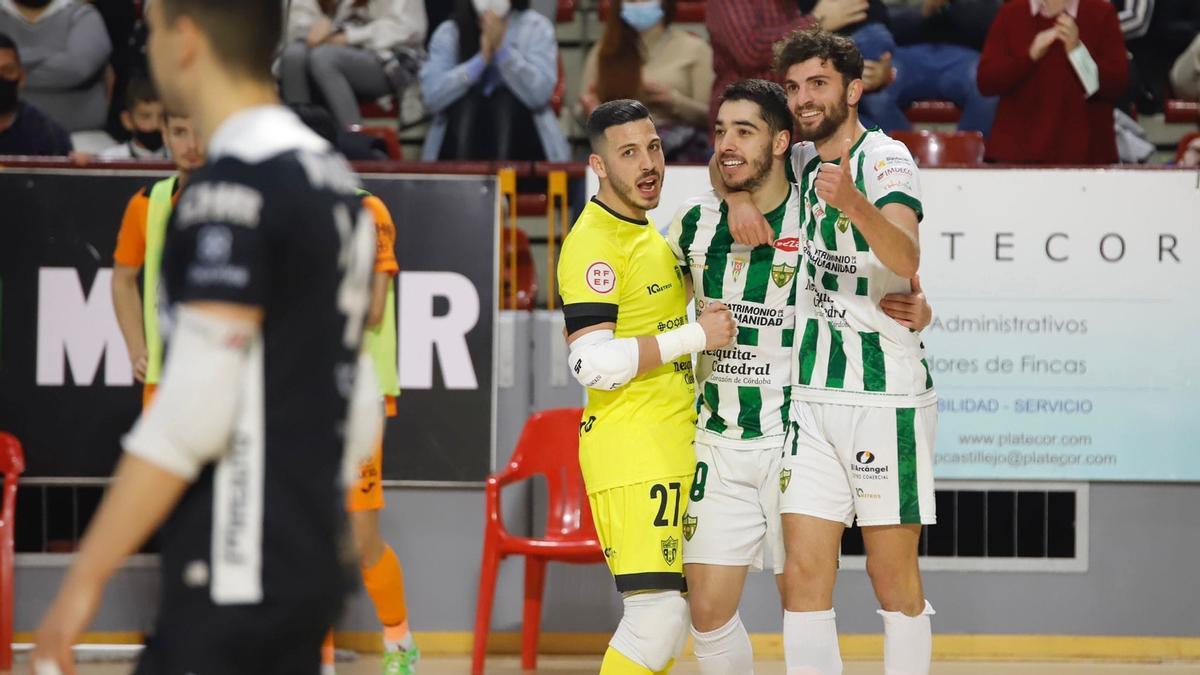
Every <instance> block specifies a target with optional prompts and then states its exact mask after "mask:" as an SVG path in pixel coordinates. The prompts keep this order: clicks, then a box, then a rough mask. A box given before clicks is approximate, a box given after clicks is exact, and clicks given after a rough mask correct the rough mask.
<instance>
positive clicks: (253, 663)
mask: <svg viewBox="0 0 1200 675" xmlns="http://www.w3.org/2000/svg"><path fill="white" fill-rule="evenodd" d="M189 605H190V606H189ZM340 611H341V603H340V601H338V600H337V599H306V600H296V601H288V602H276V603H265V604H262V605H235V606H216V605H213V604H212V603H211V602H207V601H203V602H192V603H186V604H184V603H177V604H176V605H175V606H168V605H167V604H166V603H164V606H163V608H162V610H161V612H160V614H159V617H158V621H157V623H156V624H155V628H154V634H153V635H152V636H150V637H148V638H147V639H146V649H145V651H143V652H142V656H141V658H140V659H139V660H138V665H137V669H136V670H135V671H134V675H318V673H320V669H321V642H322V641H323V640H324V638H325V633H326V632H327V631H328V630H329V629H330V628H331V627H332V626H333V623H334V621H335V620H336V619H337V616H338V614H339V612H340Z"/></svg>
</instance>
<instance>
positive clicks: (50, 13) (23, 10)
mask: <svg viewBox="0 0 1200 675" xmlns="http://www.w3.org/2000/svg"><path fill="white" fill-rule="evenodd" d="M0 33H7V34H8V35H9V36H10V37H12V39H13V40H14V41H15V42H16V43H17V45H18V46H20V48H21V56H22V60H23V62H24V66H25V72H26V75H25V93H24V95H25V98H27V99H28V100H29V102H30V103H33V104H34V105H36V106H37V107H38V108H40V109H41V110H43V111H45V112H46V114H48V115H50V116H51V117H53V118H54V120H55V121H57V122H58V123H59V124H61V125H62V126H63V127H64V128H65V129H66V130H67V131H70V132H75V131H87V130H93V129H102V128H103V127H104V121H105V119H106V117H107V116H108V92H107V88H106V86H105V83H104V69H105V67H106V66H107V65H108V57H109V54H110V53H111V52H112V43H111V42H110V41H109V39H108V32H107V31H105V29H104V20H103V19H102V18H101V17H100V13H99V12H97V11H96V9H95V8H94V7H92V6H91V5H89V4H86V3H83V2H80V1H79V0H0Z"/></svg>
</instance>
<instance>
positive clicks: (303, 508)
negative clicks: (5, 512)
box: [33, 0, 383, 675]
mask: <svg viewBox="0 0 1200 675" xmlns="http://www.w3.org/2000/svg"><path fill="white" fill-rule="evenodd" d="M281 14H282V7H281V3H279V2H278V1H277V0H154V2H152V3H150V4H149V7H148V22H149V26H150V31H151V32H150V41H149V51H150V59H151V66H152V70H153V74H154V76H155V80H156V84H157V85H158V87H159V91H160V92H161V93H162V95H163V99H164V101H165V102H167V104H168V105H169V106H170V108H171V109H172V110H180V111H186V112H187V113H188V114H189V115H190V116H191V118H192V120H193V122H194V123H195V125H196V128H197V131H198V132H199V134H200V136H201V138H202V139H204V140H206V141H207V144H208V161H207V163H206V164H205V166H204V167H202V168H201V169H199V170H198V171H196V172H195V173H194V174H193V176H192V179H191V180H190V181H189V184H188V186H187V187H186V189H185V190H184V192H183V194H182V195H181V197H180V201H179V204H178V206H177V207H176V209H175V210H174V213H173V214H172V217H171V221H170V224H169V225H168V231H167V237H166V243H165V247H164V254H163V268H162V269H163V272H162V285H163V289H162V293H161V295H160V297H161V298H162V301H161V302H160V307H164V308H165V311H166V313H167V316H165V317H164V320H163V322H162V325H163V326H164V331H163V332H164V334H165V335H166V341H167V353H166V361H165V368H164V372H163V376H162V379H161V381H160V383H159V388H158V392H157V396H156V397H155V400H154V402H153V403H152V404H151V405H150V407H149V408H148V409H147V410H146V411H145V413H144V414H143V415H142V417H141V419H139V420H138V422H137V423H136V424H135V425H134V428H133V430H132V431H131V432H130V433H129V434H128V435H127V436H126V437H125V439H124V442H123V445H124V448H125V453H124V456H123V457H122V459H121V461H120V464H119V465H118V467H117V470H116V474H115V476H114V478H113V481H112V485H111V487H110V489H109V490H108V493H107V494H106V495H105V498H104V501H103V503H102V504H101V506H100V509H99V511H98V512H97V514H96V517H95V519H94V520H93V521H92V523H91V526H90V527H89V528H88V532H87V534H86V536H85V537H84V540H83V542H82V545H81V548H80V552H79V556H78V558H77V560H76V561H75V564H74V565H73V566H72V567H71V570H70V572H69V573H68V574H67V577H66V579H65V580H64V582H63V586H62V589H61V590H60V593H59V595H58V597H57V598H56V599H55V601H54V604H53V605H52V606H51V608H50V610H49V611H48V613H47V614H46V616H45V618H44V619H43V622H42V625H41V627H40V628H39V630H38V633H37V637H36V641H37V646H36V648H35V651H34V654H33V661H34V665H35V669H38V670H39V671H46V672H54V671H57V670H59V669H61V670H63V671H65V672H67V673H71V672H73V670H74V666H73V664H72V663H71V652H70V647H71V644H72V643H73V642H74V641H75V640H77V639H78V638H79V636H80V635H81V634H82V633H83V631H84V630H85V629H86V628H87V626H88V624H89V623H90V621H91V620H92V617H93V615H94V614H95V612H96V610H97V607H98V605H99V602H100V597H101V595H102V592H103V589H104V585H105V583H106V581H107V579H108V578H109V576H111V575H112V573H113V572H114V571H115V570H116V569H117V568H118V567H119V566H120V564H121V562H122V561H123V560H124V558H125V557H126V556H128V555H130V554H131V553H134V552H135V551H137V550H138V548H139V547H141V545H142V544H143V542H145V540H146V539H147V538H148V537H149V536H150V534H151V533H152V532H153V531H154V530H155V528H157V527H159V525H160V524H161V525H162V529H161V552H162V560H161V571H162V590H161V606H160V608H159V615H158V620H157V624H156V626H155V628H154V631H153V637H152V638H151V639H150V640H149V641H148V644H147V648H146V650H145V651H144V652H143V654H142V657H141V660H140V662H139V664H138V668H137V671H136V672H137V673H138V674H139V675H185V674H191V675H242V674H245V675H267V674H271V673H281V674H282V673H287V674H289V675H292V674H307V673H311V674H312V675H316V673H317V672H318V663H319V658H318V657H319V649H320V645H321V639H322V636H323V634H324V632H325V630H326V629H327V628H328V626H330V625H331V624H332V623H333V621H334V620H335V619H336V617H337V614H338V612H339V611H340V609H341V605H342V601H343V598H344V596H345V595H346V593H347V592H348V591H349V590H350V589H351V588H352V583H353V582H354V581H355V579H354V576H353V572H354V570H353V564H354V557H353V552H352V549H351V547H350V546H349V540H348V539H347V534H348V533H347V531H346V526H345V512H344V507H343V504H344V501H345V485H344V476H345V474H346V469H347V468H348V467H349V468H351V469H353V467H355V466H357V464H358V461H359V460H360V459H361V458H365V456H366V455H367V454H369V452H370V450H371V449H372V446H373V444H374V442H375V440H376V436H377V434H378V432H379V429H380V428H381V424H382V421H381V416H382V413H383V410H382V404H381V402H380V400H379V395H378V385H377V384H376V382H375V377H374V375H373V373H372V368H371V364H370V360H369V359H368V358H366V357H362V358H360V342H361V339H362V334H363V326H364V319H365V316H366V314H367V310H368V308H369V280H370V275H371V270H372V266H373V263H374V258H375V227H374V224H373V222H372V219H371V217H370V215H369V214H368V213H367V212H366V211H365V210H363V209H362V207H361V200H360V198H359V197H358V196H357V195H356V194H355V191H356V189H357V187H358V184H357V180H356V179H355V177H354V176H353V174H352V173H351V172H350V170H349V168H348V167H347V165H346V163H345V161H344V160H343V159H342V158H341V157H340V156H339V155H337V154H336V153H335V152H334V151H333V150H332V149H331V148H330V147H329V145H328V144H327V143H326V142H325V141H324V140H322V139H321V138H319V137H317V136H316V135H314V134H313V133H312V132H311V131H309V130H308V128H307V127H305V126H304V124H303V123H301V122H300V120H299V119H298V118H296V117H295V116H294V115H293V114H292V113H291V112H289V111H288V110H287V109H286V108H283V107H281V106H280V105H279V102H278V99H277V97H276V93H275V85H274V83H273V82H272V80H271V77H270V71H269V64H270V60H271V57H272V52H273V49H274V46H275V44H276V43H277V42H278V37H279V33H280V29H281V24H282V16H281Z"/></svg>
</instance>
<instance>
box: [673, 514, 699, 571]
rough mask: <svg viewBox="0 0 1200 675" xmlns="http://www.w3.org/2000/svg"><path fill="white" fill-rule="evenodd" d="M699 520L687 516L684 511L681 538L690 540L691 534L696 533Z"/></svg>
mask: <svg viewBox="0 0 1200 675" xmlns="http://www.w3.org/2000/svg"><path fill="white" fill-rule="evenodd" d="M699 521H700V519H699V518H697V517H695V516H689V515H688V514H686V513H685V514H683V538H684V539H685V540H687V541H691V540H692V535H694V534H696V524H697V523H698V522H699ZM668 564H670V563H668Z"/></svg>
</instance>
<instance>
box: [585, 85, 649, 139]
mask: <svg viewBox="0 0 1200 675" xmlns="http://www.w3.org/2000/svg"><path fill="white" fill-rule="evenodd" d="M648 119H650V110H649V109H648V108H647V107H646V106H645V105H643V104H642V102H641V101H635V100H633V99H631V98H619V99H617V100H615V101H608V102H606V103H601V104H600V105H598V106H596V109H595V110H593V111H592V114H591V115H589V116H588V121H587V133H588V140H589V141H590V142H591V144H592V150H595V149H596V144H597V143H599V142H600V140H601V139H603V138H604V132H605V131H606V130H608V128H609V127H617V126H621V125H622V124H628V123H630V122H636V121H637V120H648Z"/></svg>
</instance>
